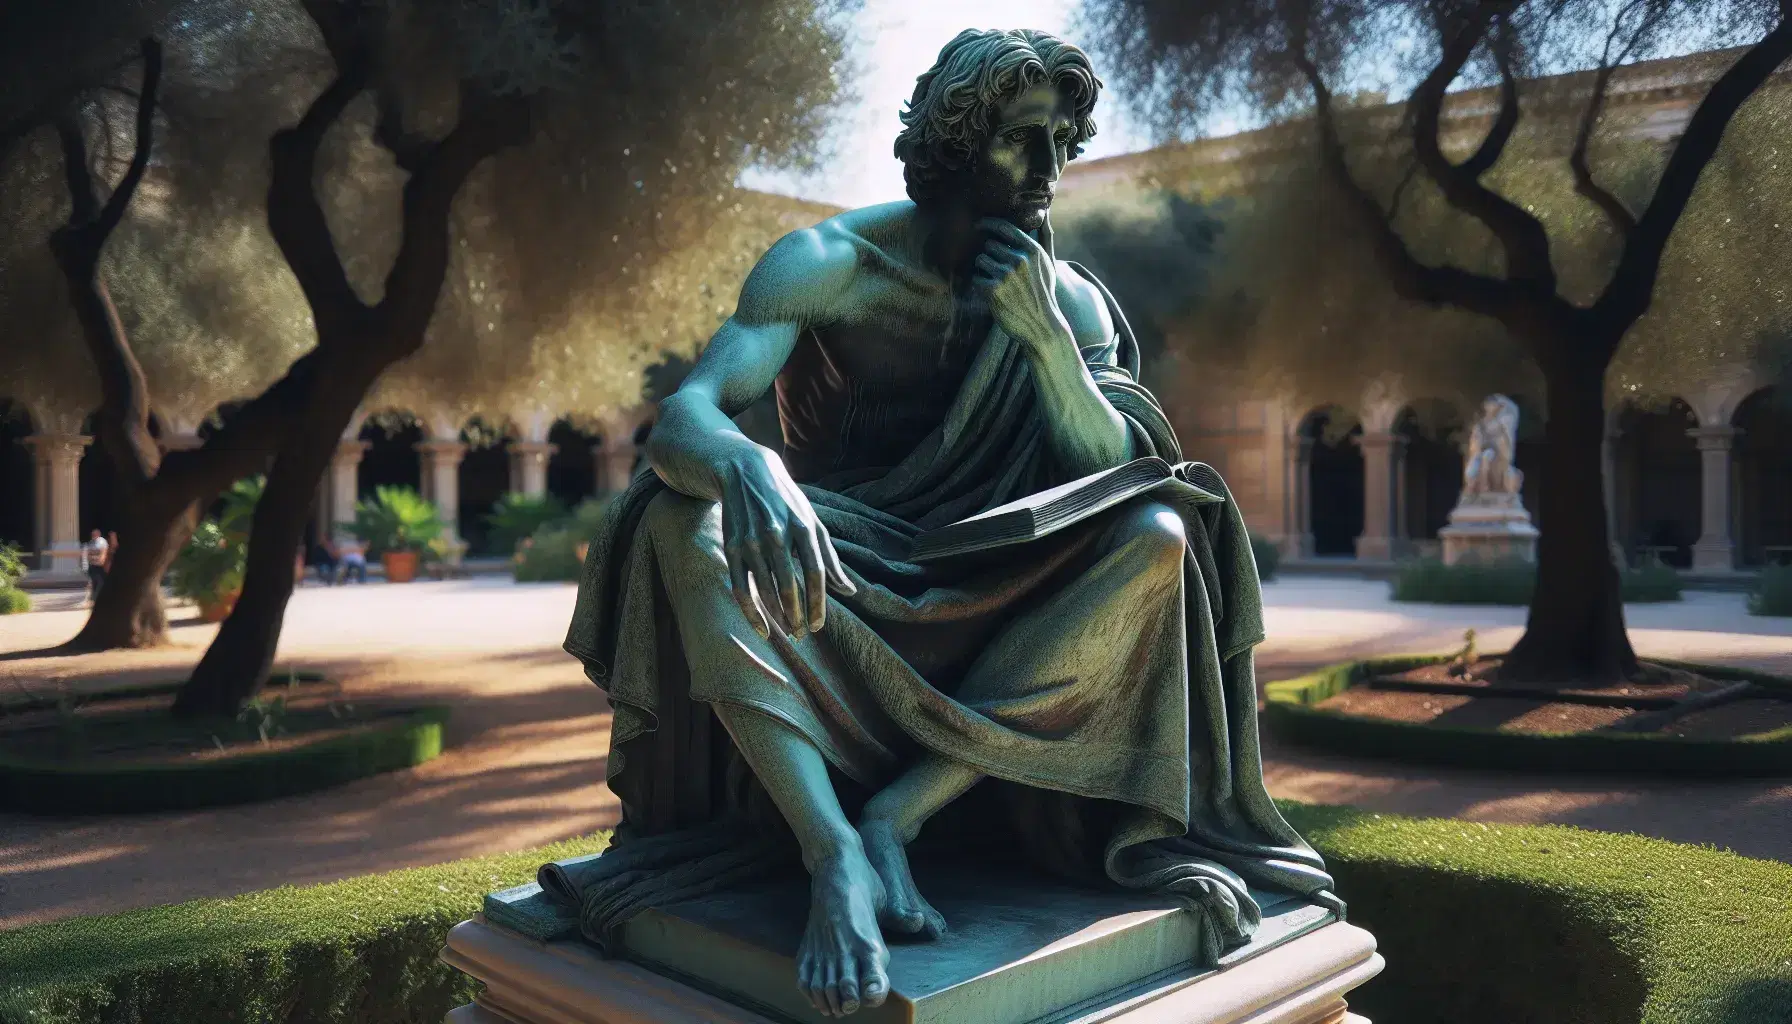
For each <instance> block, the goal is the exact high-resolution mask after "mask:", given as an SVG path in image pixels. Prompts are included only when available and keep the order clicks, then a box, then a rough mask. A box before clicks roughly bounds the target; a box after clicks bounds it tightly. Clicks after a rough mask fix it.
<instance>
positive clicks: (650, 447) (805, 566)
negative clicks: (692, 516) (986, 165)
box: [647, 227, 857, 636]
mask: <svg viewBox="0 0 1792 1024" xmlns="http://www.w3.org/2000/svg"><path fill="white" fill-rule="evenodd" d="M856 266H857V254H856V252H855V251H854V250H853V249H852V248H851V244H850V243H849V242H848V241H846V240H845V239H844V238H838V237H830V234H829V233H828V231H827V229H826V228H825V227H818V228H809V229H806V230H803V231H797V232H793V233H792V234H789V235H786V236H784V237H783V238H782V239H780V240H779V241H778V243H777V244H776V245H774V246H772V247H771V249H770V250H769V251H767V252H766V254H765V255H764V256H763V257H761V258H760V260H759V263H758V265H757V266H755V267H754V268H753V272H752V273H751V274H749V275H748V276H747V282H746V284H745V285H744V286H743V287H742V288H741V294H740V302H739V304H738V305H737V306H736V307H735V310H734V315H733V316H731V317H729V318H728V321H727V322H726V323H724V324H723V325H722V328H721V330H718V331H717V332H716V334H715V337H714V338H712V339H710V342H709V347H708V348H706V349H704V351H703V357H702V358H701V359H699V360H698V361H697V366H696V368H695V369H693V370H692V371H691V373H690V376H688V377H686V378H685V381H684V383H683V384H682V385H680V386H679V389H678V392H677V393H676V394H674V395H672V396H671V397H670V398H668V399H666V400H665V401H664V402H661V403H660V415H659V420H658V422H657V423H655V424H654V428H653V433H651V434H650V435H649V436H648V438H647V461H648V464H649V465H651V466H652V467H653V471H654V472H655V473H657V474H659V477H660V479H661V480H664V481H665V482H666V485H667V486H668V487H671V488H672V489H673V490H675V491H678V492H680V493H683V494H687V495H690V496H691V497H693V498H700V499H709V500H711V501H715V502H719V503H720V504H721V506H722V550H723V553H724V555H725V557H726V558H727V561H728V574H729V583H730V587H731V590H732V592H733V595H734V600H735V602H736V603H737V604H738V605H739V606H740V609H741V611H742V613H744V614H745V615H746V617H747V621H748V622H750V623H751V624H752V625H753V627H754V628H755V629H756V630H758V631H759V633H760V635H762V636H765V635H769V633H770V628H771V626H772V625H773V624H776V625H777V626H778V627H779V628H780V629H782V630H783V631H784V632H785V633H787V634H789V635H791V636H803V635H805V634H807V633H811V632H814V631H817V630H819V629H821V628H822V626H823V625H824V624H825V622H826V617H827V593H828V589H829V587H830V586H832V587H833V588H834V589H836V590H838V591H840V592H842V593H851V592H852V591H853V584H852V581H851V580H850V579H848V578H847V575H846V570H845V568H844V567H843V566H842V565H841V564H840V560H839V555H838V554H837V553H836V552H835V551H834V547H833V544H832V542H831V540H830V539H829V537H828V532H827V528H826V527H825V526H824V525H822V523H821V521H820V520H819V519H818V518H817V517H816V515H815V510H814V509H813V508H812V507H810V505H809V499H808V497H806V496H805V495H804V494H803V491H802V489H801V488H800V487H798V486H797V484H796V481H794V480H793V479H791V476H790V472H789V471H788V470H787V469H785V467H784V463H783V460H781V459H779V458H778V455H777V453H776V452H773V451H772V450H770V449H769V448H766V447H764V446H762V445H759V444H757V443H755V442H754V441H753V440H752V439H750V438H748V437H747V436H746V435H745V434H744V433H742V432H741V430H740V428H739V427H738V426H736V425H735V423H734V420H732V419H731V418H730V417H732V416H736V415H739V414H740V413H741V412H742V411H744V410H745V409H746V408H747V407H748V406H750V405H752V404H753V403H754V402H756V401H758V400H759V398H760V396H762V395H764V394H765V392H766V390H767V389H768V388H770V387H771V386H772V382H773V381H774V380H776V379H777V376H778V371H780V370H781V369H783V367H784V361H785V360H786V359H789V358H790V353H791V351H792V350H793V349H794V348H795V347H796V340H797V336H798V335H799V334H800V333H801V332H802V331H804V330H807V329H809V328H810V327H813V326H816V325H817V324H821V323H825V322H827V320H828V319H829V317H830V314H831V313H832V311H833V310H834V309H836V308H837V303H838V302H839V300H840V298H841V296H842V295H843V294H844V293H845V292H846V290H847V288H848V287H849V286H850V285H851V283H852V278H853V274H854V272H855V270H856ZM755 597H757V600H756V599H755ZM768 619H769V620H770V621H768Z"/></svg>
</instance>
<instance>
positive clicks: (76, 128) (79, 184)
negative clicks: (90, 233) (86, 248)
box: [56, 108, 100, 257]
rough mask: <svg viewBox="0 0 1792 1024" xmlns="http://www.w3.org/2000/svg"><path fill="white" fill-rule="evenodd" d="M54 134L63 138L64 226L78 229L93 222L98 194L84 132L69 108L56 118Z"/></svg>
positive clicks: (98, 205)
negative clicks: (67, 204) (65, 199)
mask: <svg viewBox="0 0 1792 1024" xmlns="http://www.w3.org/2000/svg"><path fill="white" fill-rule="evenodd" d="M56 136H57V138H58V139H60V140H61V141H62V182H63V185H64V186H65V187H66V188H67V189H68V201H69V213H68V228H67V230H69V231H71V232H73V231H78V230H79V229H80V228H82V227H85V226H86V225H88V224H91V223H93V218H94V215H95V213H97V212H98V210H99V208H100V197H99V192H98V188H97V186H95V185H94V183H93V171H92V170H91V169H90V168H89V167H88V165H87V159H88V158H87V134H86V132H84V131H83V130H82V128H81V120H80V118H79V117H77V116H76V115H75V112H74V110H73V109H72V108H71V109H69V110H67V111H65V112H63V113H62V114H61V115H60V116H58V117H57V118H56ZM96 257H97V254H96Z"/></svg>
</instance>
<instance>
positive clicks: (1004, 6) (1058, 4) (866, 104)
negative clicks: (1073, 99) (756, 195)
mask: <svg viewBox="0 0 1792 1024" xmlns="http://www.w3.org/2000/svg"><path fill="white" fill-rule="evenodd" d="M1077 6H1078V4H1077V0H865V4H864V7H863V9H862V10H860V12H859V13H858V15H857V17H856V18H855V19H854V31H853V39H852V41H851V44H850V45H851V47H852V49H851V53H850V57H851V60H852V61H853V70H852V72H851V78H850V81H849V84H850V85H851V87H852V88H853V89H854V90H855V91H856V92H857V94H858V95H857V99H856V102H853V103H850V104H847V105H846V106H845V107H844V108H843V109H842V110H841V112H840V115H839V120H838V122H837V125H836V128H835V130H834V135H833V138H832V140H831V141H832V143H833V145H834V154H833V156H832V157H831V158H830V159H829V160H827V161H826V162H825V163H824V164H823V166H822V167H821V168H820V169H819V170H818V171H817V172H815V173H812V174H808V175H796V174H790V173H782V172H768V171H763V170H758V169H751V170H748V171H747V172H746V173H744V174H742V175H741V178H740V183H741V185H743V186H745V187H747V188H753V189H760V190H762V191H766V192H776V193H779V194H782V195H791V196H798V197H801V198H804V199H812V200H816V201H819V202H825V203H833V204H835V205H838V206H847V207H852V206H868V205H871V204H873V203H886V202H890V201H891V200H895V199H901V198H902V197H903V190H902V165H901V164H900V163H898V162H897V160H896V157H895V156H894V155H893V154H892V153H891V149H890V147H891V146H892V144H894V143H895V141H896V133H897V132H899V131H901V130H902V122H901V121H900V120H898V117H897V115H898V114H899V113H900V112H901V110H902V106H903V104H904V103H905V102H906V101H907V100H908V98H909V96H910V95H911V94H913V93H914V91H915V78H916V77H917V76H919V75H920V74H921V73H922V72H923V71H926V70H927V69H928V68H929V67H930V66H932V64H933V61H934V58H935V57H937V56H939V52H940V47H942V46H944V45H945V44H946V43H947V42H948V41H950V40H951V38H952V37H953V36H955V35H957V34H958V33H959V32H961V31H963V30H964V29H967V28H1035V29H1042V30H1044V31H1046V32H1050V33H1052V34H1053V35H1059V36H1063V37H1064V38H1066V39H1069V40H1070V41H1071V42H1073V43H1074V42H1077V41H1078V40H1077V33H1076V32H1075V30H1074V26H1073V24H1072V22H1073V17H1074V12H1075V9H1076V7H1077ZM1095 70H1096V73H1097V74H1099V73H1100V71H1101V68H1100V67H1099V66H1098V67H1097V68H1096V69H1095ZM1119 108H1120V104H1119V103H1118V102H1116V101H1115V100H1114V98H1113V97H1112V96H1110V95H1107V94H1106V93H1105V91H1104V94H1103V96H1102V97H1101V99H1100V100H1099V101H1098V102H1097V104H1096V107H1095V126H1096V135H1095V138H1093V139H1091V140H1090V142H1089V144H1088V146H1086V147H1085V148H1084V151H1083V156H1082V159H1094V158H1097V157H1104V156H1114V155H1116V154H1119V153H1130V152H1134V151H1136V150H1140V149H1145V148H1147V147H1149V146H1150V144H1151V143H1150V139H1149V138H1148V137H1146V136H1145V135H1144V133H1143V132H1142V131H1141V130H1138V129H1135V128H1133V127H1132V126H1130V125H1128V124H1127V123H1126V117H1125V112H1124V111H1122V110H1120V109H1119Z"/></svg>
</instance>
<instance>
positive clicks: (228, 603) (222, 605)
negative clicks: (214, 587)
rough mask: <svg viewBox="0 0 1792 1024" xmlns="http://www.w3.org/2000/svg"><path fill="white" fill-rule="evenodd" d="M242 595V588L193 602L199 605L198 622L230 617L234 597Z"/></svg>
mask: <svg viewBox="0 0 1792 1024" xmlns="http://www.w3.org/2000/svg"><path fill="white" fill-rule="evenodd" d="M241 596H243V591H242V588H240V587H239V588H237V589H236V590H232V591H229V592H228V593H224V594H219V595H217V596H216V597H213V598H211V599H210V600H203V599H201V600H198V601H194V602H193V603H194V604H196V605H198V606H199V621H200V622H223V621H224V620H225V619H227V618H229V617H230V613H231V611H232V610H234V609H235V608H236V599H237V598H239V597H241Z"/></svg>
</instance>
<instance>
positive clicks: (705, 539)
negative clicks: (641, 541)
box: [641, 490, 722, 558]
mask: <svg viewBox="0 0 1792 1024" xmlns="http://www.w3.org/2000/svg"><path fill="white" fill-rule="evenodd" d="M721 515H722V512H721V506H720V505H719V504H717V503H716V502H713V501H708V500H705V499H702V498H693V497H690V496H689V495H684V494H680V493H678V492H677V491H672V490H666V491H661V492H660V493H659V494H657V495H655V496H654V497H653V500H652V501H649V502H648V503H647V509H646V510H645V511H644V512H643V513H642V516H641V527H642V529H644V530H645V531H646V532H647V535H648V536H650V537H652V538H653V544H654V548H655V549H656V550H657V551H659V553H660V556H661V557H662V558H665V557H668V556H670V557H677V555H678V554H679V553H687V552H696V551H707V549H708V548H710V547H712V546H715V545H717V544H719V542H720V539H721Z"/></svg>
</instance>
